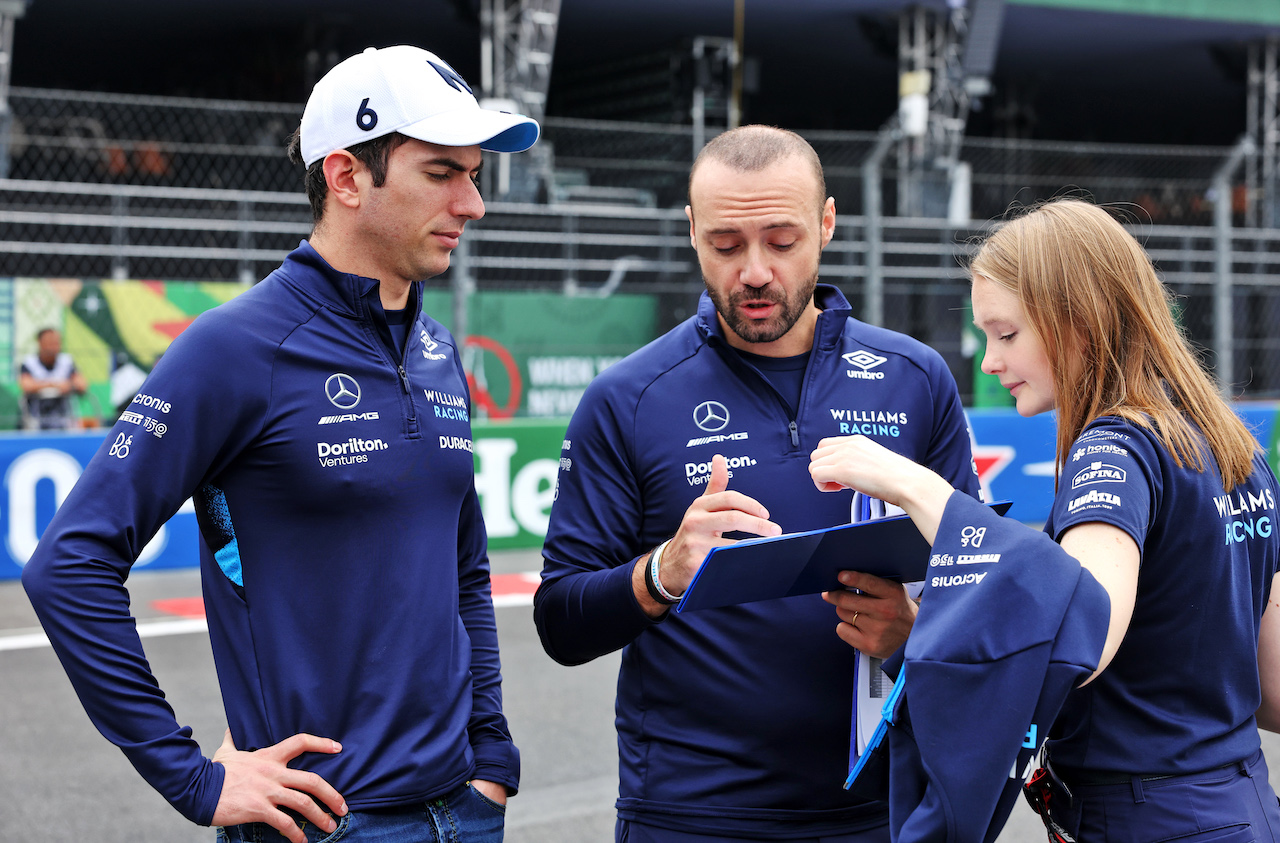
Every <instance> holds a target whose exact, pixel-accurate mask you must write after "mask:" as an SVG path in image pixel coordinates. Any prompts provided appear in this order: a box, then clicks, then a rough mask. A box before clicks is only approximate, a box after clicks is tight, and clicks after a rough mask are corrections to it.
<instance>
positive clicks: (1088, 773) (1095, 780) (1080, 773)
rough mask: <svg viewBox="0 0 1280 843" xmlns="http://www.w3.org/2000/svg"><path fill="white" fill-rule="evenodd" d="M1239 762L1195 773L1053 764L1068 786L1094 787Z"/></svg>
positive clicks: (1179, 775) (1169, 776)
mask: <svg viewBox="0 0 1280 843" xmlns="http://www.w3.org/2000/svg"><path fill="white" fill-rule="evenodd" d="M1237 766H1239V762H1237V761H1232V762H1231V763H1230V764H1223V765H1222V766H1221V767H1212V768H1210V769H1208V770H1197V771H1196V772H1194V773H1165V774H1163V775H1157V774H1154V773H1152V774H1147V775H1144V774H1141V773H1116V772H1112V771H1110V770H1084V769H1077V768H1074V767H1064V766H1062V765H1060V764H1054V765H1053V772H1054V773H1055V774H1056V775H1057V776H1058V778H1060V779H1061V780H1062V781H1064V782H1066V784H1067V787H1072V786H1079V787H1092V786H1094V785H1106V784H1129V783H1130V782H1132V781H1133V780H1134V779H1135V778H1137V779H1138V780H1140V781H1144V782H1155V781H1160V780H1161V779H1177V778H1182V777H1184V776H1199V775H1202V774H1204V773H1212V772H1213V771H1214V770H1225V769H1226V768H1228V767H1237Z"/></svg>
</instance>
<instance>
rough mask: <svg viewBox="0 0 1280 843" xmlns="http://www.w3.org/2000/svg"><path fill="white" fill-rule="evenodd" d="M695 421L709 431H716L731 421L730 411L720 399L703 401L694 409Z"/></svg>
mask: <svg viewBox="0 0 1280 843" xmlns="http://www.w3.org/2000/svg"><path fill="white" fill-rule="evenodd" d="M693 422H694V424H696V425H697V426H698V427H700V428H702V429H703V430H705V431H707V432H708V433H715V432H716V431H717V430H724V428H725V425H727V424H728V423H729V411H728V410H727V409H725V406H724V405H723V404H721V403H720V402H719V401H703V402H702V403H701V404H699V405H698V406H697V407H695V408H694V409H693Z"/></svg>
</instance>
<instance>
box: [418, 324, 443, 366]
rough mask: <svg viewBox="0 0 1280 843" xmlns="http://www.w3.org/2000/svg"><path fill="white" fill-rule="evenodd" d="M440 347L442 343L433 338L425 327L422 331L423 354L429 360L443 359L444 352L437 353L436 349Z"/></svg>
mask: <svg viewBox="0 0 1280 843" xmlns="http://www.w3.org/2000/svg"><path fill="white" fill-rule="evenodd" d="M439 347H440V343H438V342H436V341H435V340H433V339H432V338H431V335H430V334H428V333H427V332H426V329H425V328H424V329H423V331H422V356H423V357H425V358H427V359H428V360H443V359H444V355H443V354H436V349H437V348H439Z"/></svg>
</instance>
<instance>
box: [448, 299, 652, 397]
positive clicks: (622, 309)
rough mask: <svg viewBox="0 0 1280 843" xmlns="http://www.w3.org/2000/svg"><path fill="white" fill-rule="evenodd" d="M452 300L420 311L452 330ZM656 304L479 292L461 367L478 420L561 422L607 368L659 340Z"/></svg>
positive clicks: (470, 308)
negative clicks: (547, 420)
mask: <svg viewBox="0 0 1280 843" xmlns="http://www.w3.org/2000/svg"><path fill="white" fill-rule="evenodd" d="M452 306H453V299H452V297H451V295H450V294H449V293H447V292H444V291H435V290H433V291H428V293H427V294H426V296H425V297H424V300H423V310H425V311H426V312H427V313H429V314H431V316H432V317H434V318H435V319H437V320H438V321H440V322H442V323H443V324H444V325H445V327H447V328H449V330H451V331H452V330H453V326H452V324H451V322H452ZM656 324H657V301H656V299H655V297H654V296H648V295H614V296H610V297H609V298H607V299H600V298H585V297H584V298H571V297H566V296H562V295H558V294H549V293H483V292H482V293H477V294H475V295H473V296H471V297H470V298H469V299H468V300H467V333H468V336H467V341H466V349H465V355H464V358H463V365H464V367H465V368H466V370H467V373H468V377H467V380H468V382H469V384H470V386H471V402H472V405H473V416H474V417H475V418H477V419H483V418H490V419H508V418H512V417H513V416H517V415H519V416H528V417H531V418H560V417H568V416H570V415H572V414H573V409H574V408H575V407H577V406H578V399H579V398H581V397H582V391H583V390H584V389H586V386H587V384H589V383H590V382H591V380H592V378H594V377H595V376H596V375H598V374H600V372H601V371H603V370H604V369H605V368H606V367H607V366H610V365H612V364H613V363H616V362H617V361H619V360H621V359H622V358H623V357H625V356H627V355H628V354H630V353H631V352H633V351H635V350H636V349H638V348H639V347H640V346H642V345H644V344H645V343H647V342H649V341H650V340H651V339H653V338H654V336H655V330H656Z"/></svg>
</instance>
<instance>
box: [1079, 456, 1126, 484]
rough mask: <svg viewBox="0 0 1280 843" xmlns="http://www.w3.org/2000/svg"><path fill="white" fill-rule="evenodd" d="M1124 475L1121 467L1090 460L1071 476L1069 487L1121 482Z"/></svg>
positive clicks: (1123, 479)
mask: <svg viewBox="0 0 1280 843" xmlns="http://www.w3.org/2000/svg"><path fill="white" fill-rule="evenodd" d="M1125 476H1126V475H1125V470H1124V469H1123V468H1119V467H1118V466H1114V465H1108V464H1107V463H1104V462H1091V463H1089V464H1088V465H1087V466H1085V467H1084V468H1082V469H1080V470H1079V471H1078V472H1076V476H1075V477H1072V478H1071V488H1073V489H1079V488H1080V487H1081V486H1088V485H1091V484H1093V483H1123V482H1124V481H1125Z"/></svg>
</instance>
